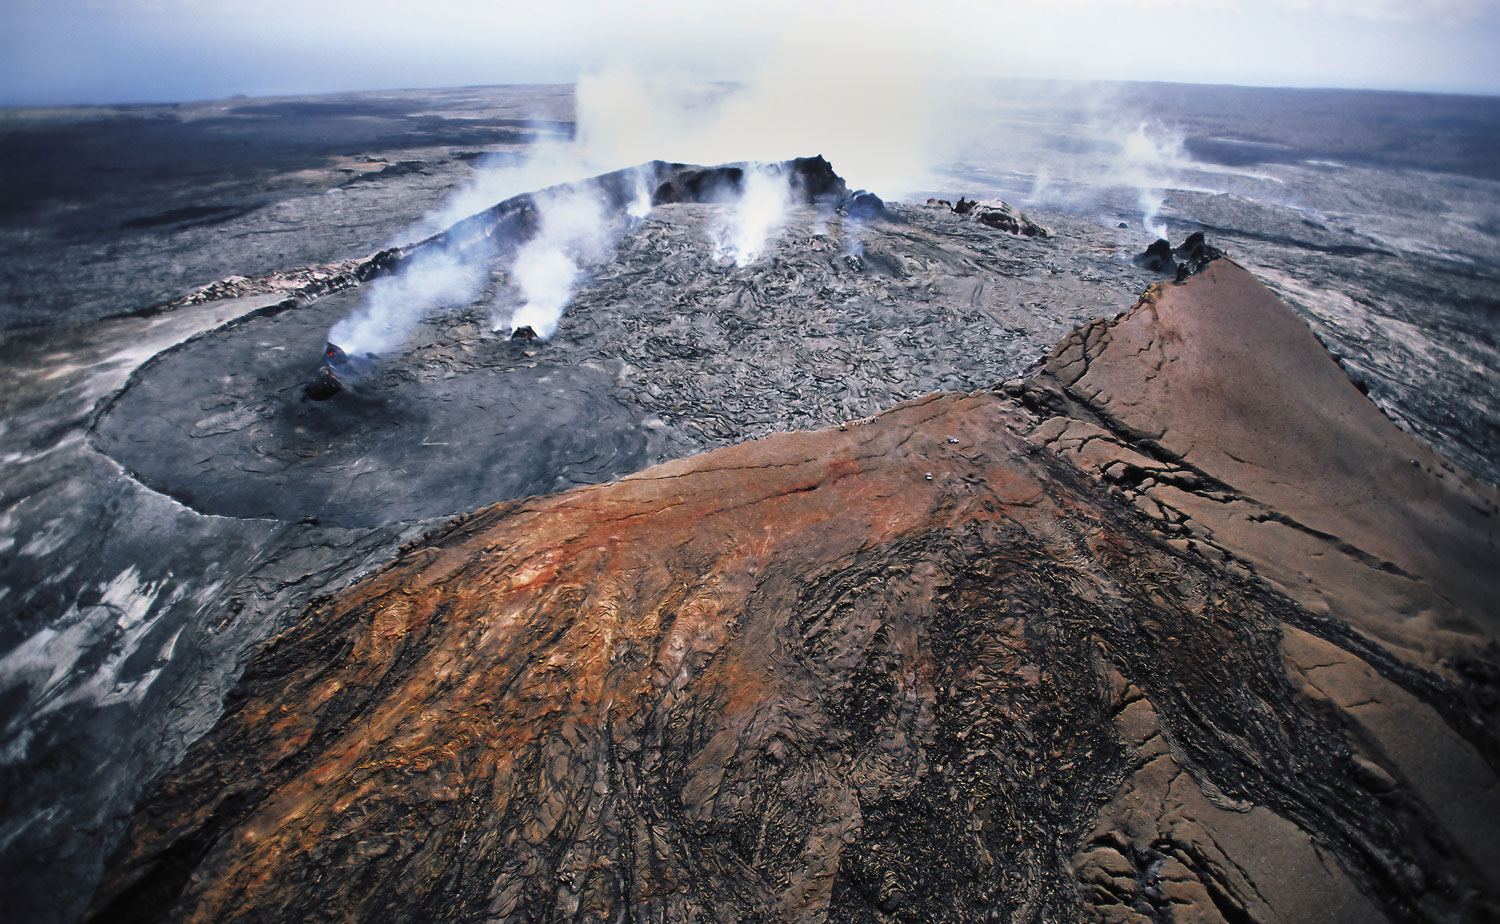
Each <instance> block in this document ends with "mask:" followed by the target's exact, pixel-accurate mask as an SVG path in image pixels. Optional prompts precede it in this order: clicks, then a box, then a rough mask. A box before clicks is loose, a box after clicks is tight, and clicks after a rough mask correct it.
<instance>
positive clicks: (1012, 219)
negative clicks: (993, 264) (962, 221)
mask: <svg viewBox="0 0 1500 924" xmlns="http://www.w3.org/2000/svg"><path fill="white" fill-rule="evenodd" d="M927 204H928V205H930V206H941V207H943V208H946V209H949V210H950V211H952V212H953V214H955V215H962V216H964V217H966V218H969V219H970V220H972V221H976V222H978V223H979V224H981V225H984V226H985V227H988V228H994V229H995V230H996V231H1004V232H1006V233H1007V234H1014V235H1016V236H1017V237H1051V235H1052V232H1051V231H1048V230H1047V229H1046V228H1044V227H1042V226H1041V225H1039V224H1037V223H1036V222H1034V221H1032V220H1031V219H1030V218H1027V217H1026V213H1025V212H1022V211H1021V210H1020V209H1018V208H1016V207H1015V206H1013V205H1011V204H1010V203H1008V202H1002V201H1001V200H999V199H987V200H985V201H983V202H976V201H974V200H972V199H965V198H964V197H963V196H959V197H958V204H956V205H955V204H953V203H951V202H949V201H948V200H947V199H928V200H927Z"/></svg>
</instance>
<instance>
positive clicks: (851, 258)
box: [93, 158, 1139, 525]
mask: <svg viewBox="0 0 1500 924" xmlns="http://www.w3.org/2000/svg"><path fill="white" fill-rule="evenodd" d="M773 167H774V169H770V168H761V169H760V171H759V174H760V175H762V176H770V177H772V178H773V179H775V180H776V181H777V182H779V183H781V184H782V187H781V188H782V190H783V192H781V193H778V195H779V196H781V197H782V202H781V206H782V208H783V211H782V214H781V218H780V221H779V223H778V224H776V225H775V226H774V227H770V228H768V229H767V230H766V234H767V238H766V240H765V242H764V244H763V245H762V247H761V250H760V251H758V252H756V253H753V254H748V255H747V254H746V253H744V252H743V251H738V252H737V251H734V250H733V247H734V246H735V244H736V241H737V240H739V239H738V238H737V237H736V234H735V232H734V227H733V224H734V221H735V220H736V216H737V214H739V213H738V211H737V209H738V208H739V204H740V202H741V201H742V200H743V195H744V193H745V191H746V189H747V188H748V187H749V185H750V178H751V177H753V176H755V175H757V172H756V168H754V167H752V166H749V165H727V166H721V167H689V166H682V165H668V164H647V165H644V166H642V167H640V168H635V169H633V170H630V171H621V172H619V173H616V174H608V175H605V176H603V177H599V178H595V179H593V180H589V181H584V182H583V183H580V184H575V186H574V187H570V188H569V189H566V190H561V191H559V190H544V191H542V192H539V193H535V194H529V195H526V196H520V197H516V198H515V199H511V200H507V201H506V202H502V203H500V204H498V205H496V206H495V207H493V208H491V209H489V210H487V211H485V212H482V213H480V214H478V215H475V216H474V217H472V218H470V219H468V220H466V221H464V222H460V223H459V224H458V225H455V226H454V227H453V228H450V229H449V230H448V231H447V232H445V233H443V234H441V235H438V236H436V237H434V238H431V239H429V240H427V241H424V242H422V243H420V244H418V245H414V246H412V247H408V248H406V249H405V250H404V251H403V252H402V253H400V254H399V255H396V256H393V257H388V258H387V259H386V261H385V264H386V266H387V269H386V270H385V272H386V273H387V276H386V277H382V278H377V279H376V280H374V281H373V282H370V283H366V284H365V285H364V286H361V287H359V288H354V289H348V290H345V291H342V292H338V293H335V294H332V295H328V296H324V297H323V298H320V299H317V300H315V301H312V302H311V303H309V304H306V305H302V306H300V307H296V308H293V309H288V310H283V311H279V312H273V313H263V314H259V315H256V316H253V317H249V318H246V319H243V320H241V321H240V322H238V323H235V324H232V325H229V326H227V327H225V328H222V329H219V330H216V331H213V332H211V333H209V334H206V335H204V336H202V337H199V338H197V339H195V340H193V341H191V342H189V343H186V344H183V345H182V346H181V347H179V348H177V349H175V350H172V351H169V352H168V353H165V354H163V355H162V356H160V357H159V358H158V359H157V360H155V361H154V362H153V363H151V364H150V365H149V366H148V367H147V368H146V369H144V370H143V371H142V372H141V373H140V374H139V375H137V376H136V378H135V380H134V381H133V382H132V384H131V385H130V387H129V388H127V389H126V390H125V391H124V392H123V393H122V394H121V395H120V396H119V397H118V399H117V400H116V401H115V402H114V403H113V405H112V406H111V407H110V408H109V409H108V410H107V412H106V413H105V414H104V415H103V416H102V418H101V420H100V421H99V423H98V424H97V426H96V428H95V432H94V435H93V438H94V440H95V441H96V443H97V445H99V446H100V447H101V448H102V449H104V450H105V451H106V452H108V453H109V454H110V455H112V456H114V457H115V458H116V459H118V460H119V461H120V462H121V463H122V464H123V465H124V466H125V467H126V469H127V470H129V471H130V472H132V473H133V474H134V475H135V476H136V477H137V478H139V479H140V480H141V481H143V482H145V483H146V484H148V485H150V486H151V487H153V488H156V489H157V490H160V491H162V492H164V493H167V494H170V495H172V496H173V497H176V498H178V499H179V500H182V501H183V502H184V503H186V504H188V505H189V506H191V507H194V508H195V509H198V510H201V511H203V512H206V513H213V514H218V515H225V516H235V517H258V518H269V519H278V520H290V521H296V520H300V519H303V518H314V519H317V520H319V521H321V522H324V523H328V524H331V525H371V524H376V523H385V522H392V521H397V520H416V519H423V518H427V517H435V516H444V515H452V514H457V513H461V512H464V511H467V510H472V509H475V508H477V507H480V506H483V505H485V504H488V503H493V502H495V501H497V500H503V499H506V498H511V497H523V496H529V495H533V494H543V493H550V492H552V491H557V490H563V489H566V488H568V487H571V486H574V485H578V484H590V483H595V482H599V481H606V480H610V479H613V478H617V477H619V476H620V475H623V474H626V473H628V472H631V471H636V470H639V469H641V468H643V467H645V466H646V465H649V464H652V463H655V462H660V461H664V460H665V459H668V458H674V457H677V456H681V455H684V454H689V453H692V452H696V451H701V450H704V449H709V448H713V447H715V446H721V445H727V444H729V443H733V442H737V441H739V440H741V439H744V438H746V437H750V436H758V435H762V434H764V433H768V432H773V431H777V430H787V429H795V428H805V427H809V426H821V425H827V424H831V423H836V422H838V421H841V420H848V419H851V418H857V417H862V416H866V415H869V414H872V413H874V412H876V411H878V410H880V409H882V408H884V407H888V406H890V405H891V404H893V403H895V402H897V401H900V400H902V399H904V398H910V397H915V396H917V395H921V394H926V393H928V392H931V391H934V390H939V389H962V390H968V389H973V388H980V387H985V386H987V385H989V384H991V383H993V382H995V381H998V380H1000V379H1003V378H1006V377H1008V376H1010V375H1014V374H1016V373H1017V372H1019V371H1020V370H1021V369H1022V368H1024V366H1025V365H1026V364H1027V363H1029V362H1031V361H1033V360H1034V358H1035V357H1036V356H1038V355H1040V353H1041V352H1042V351H1043V350H1044V349H1045V348H1046V347H1047V346H1048V345H1049V344H1050V343H1051V342H1052V341H1053V340H1054V339H1055V338H1056V336H1057V334H1058V333H1060V332H1061V331H1062V330H1063V329H1065V328H1066V326H1071V325H1072V324H1075V323H1078V322H1080V321H1084V320H1088V319H1090V318H1091V317H1094V316H1096V315H1097V314H1101V313H1103V312H1104V311H1105V310H1107V308H1108V306H1109V305H1111V304H1117V303H1118V301H1120V300H1124V299H1125V298H1127V297H1128V293H1129V292H1131V291H1132V290H1133V289H1134V288H1135V287H1136V286H1137V285H1138V281H1139V276H1138V274H1136V273H1135V272H1134V271H1132V270H1131V269H1130V267H1128V266H1127V265H1123V264H1121V263H1120V262H1119V261H1116V260H1113V259H1110V258H1108V257H1107V256H1101V257H1098V258H1093V257H1089V256H1085V257H1083V259H1084V260H1086V261H1087V260H1093V261H1094V262H1093V263H1091V264H1090V265H1088V266H1086V267H1083V268H1082V269H1083V270H1084V271H1085V272H1087V273H1088V274H1090V275H1091V276H1093V277H1094V278H1095V279H1097V280H1101V281H1103V282H1104V283H1105V285H1104V286H1100V285H1098V284H1097V283H1096V284H1095V285H1093V286H1087V287H1085V286H1082V285H1079V284H1077V283H1073V282H1070V281H1068V280H1067V279H1063V280H1059V279H1058V278H1056V268H1057V266H1058V264H1057V260H1058V259H1059V258H1058V255H1057V254H1056V253H1055V252H1054V251H1053V250H1052V249H1051V248H1050V245H1049V244H1048V242H1047V241H1045V240H1041V239H1026V238H1023V237H1018V236H1015V235H1011V234H1007V233H1004V232H1002V231H998V230H993V229H990V228H987V227H983V226H980V225H977V224H974V223H971V222H967V221H964V220H962V219H960V218H958V217H957V216H954V215H953V214H952V213H951V212H950V211H949V210H947V209H940V208H926V207H914V208H913V207H904V206H896V205H892V206H889V207H881V208H879V209H874V208H872V207H871V205H870V200H872V199H873V198H874V197H873V196H871V195H870V194H868V193H865V194H862V195H861V196H858V197H851V196H850V195H849V192H848V190H847V188H846V186H845V184H844V182H843V181H842V180H841V179H840V178H839V177H838V176H837V174H835V173H834V172H833V170H832V169H831V167H830V165H828V163H827V162H826V161H823V160H821V159H820V158H807V159H802V160H797V161H790V162H787V163H785V164H781V165H773ZM580 196H583V197H586V198H588V199H589V200H590V202H591V207H592V208H593V212H591V214H593V213H597V215H598V216H600V217H599V219H598V220H599V221H600V222H603V223H607V224H608V225H609V227H607V228H603V229H602V230H601V231H600V233H599V235H598V236H599V237H601V238H607V239H609V240H611V241H612V242H613V243H612V245H611V247H610V248H609V249H608V251H607V252H603V253H600V254H596V255H594V257H593V259H592V260H590V259H588V258H587V257H588V256H589V255H588V254H577V253H572V252H568V253H567V255H568V256H569V258H571V259H575V260H576V261H577V263H578V267H577V273H578V282H577V286H578V287H577V289H576V291H575V292H572V293H571V295H570V299H571V307H569V309H568V313H567V314H566V315H565V316H562V317H561V318H560V319H558V320H555V321H552V323H551V328H550V329H548V328H546V327H545V326H541V327H533V326H531V325H529V324H518V325H515V326H514V328H513V327H512V326H511V325H510V324H509V323H507V321H509V320H510V318H511V317H512V311H511V309H512V308H513V307H514V306H519V305H522V304H526V303H527V298H528V292H527V290H526V288H525V287H524V286H522V285H521V284H520V283H519V282H518V277H521V276H524V273H522V272H521V271H519V270H518V269H517V266H518V264H519V262H520V261H521V260H522V259H523V258H524V256H525V255H526V254H527V253H528V248H534V247H535V246H536V245H537V243H538V242H539V241H541V242H546V240H547V222H548V217H547V216H548V212H547V208H548V203H549V202H555V201H558V200H559V199H568V200H572V201H576V200H577V199H578V198H579V197H580ZM642 196H644V197H645V204H646V207H645V208H644V209H640V208H637V207H638V206H639V204H640V203H641V201H642V200H641V197H642ZM875 201H877V202H878V200H875ZM846 203H848V204H850V205H854V206H858V207H857V208H841V206H844V205H845V204H846ZM632 209H636V213H635V214H632ZM741 246H743V244H741ZM856 255H857V257H856ZM432 266H443V267H457V266H462V267H465V268H470V267H474V268H477V269H474V270H473V272H475V273H477V274H478V275H479V276H480V277H482V278H481V284H479V285H477V287H476V288H475V289H474V290H473V292H472V294H470V295H469V296H468V297H467V300H466V301H463V302H462V303H459V304H449V305H444V306H441V307H440V308H436V307H433V305H432V304H429V302H424V301H422V296H423V294H424V293H423V292H422V290H421V289H420V288H414V287H412V286H411V285H409V284H406V283H403V280H404V279H405V280H410V279H412V278H419V277H420V272H421V271H422V268H423V267H432ZM1075 268H1076V267H1075ZM976 272H980V273H982V274H983V275H976ZM404 274H408V275H404ZM387 281H390V282H392V283H394V284H393V285H392V286H391V287H390V291H392V292H397V293H401V294H403V295H406V296H409V297H408V298H407V299H406V301H402V302H400V303H399V304H398V305H397V307H406V306H409V307H411V309H412V310H410V311H408V312H406V313H404V314H399V315H397V316H392V315H389V314H385V315H380V316H379V317H378V318H376V320H379V321H383V322H384V323H385V324H386V325H387V328H386V329H385V330H383V331H377V334H376V335H373V336H368V337H367V338H366V343H367V344H368V343H375V344H377V345H385V347H384V350H383V352H380V353H378V354H372V353H370V352H367V351H365V350H361V349H360V348H359V347H357V346H355V345H354V344H352V343H347V342H346V343H339V342H337V341H334V342H332V343H328V344H327V346H326V347H325V341H326V339H327V338H328V336H329V331H330V329H332V330H333V331H334V332H335V333H336V334H339V333H341V332H344V331H347V330H349V320H350V319H351V318H356V319H357V318H360V317H368V316H369V312H368V309H369V307H370V305H371V303H372V299H376V298H377V297H379V296H380V293H381V290H380V288H379V287H380V286H382V285H383V284H385V283H386V282H387ZM1070 286H1072V288H1071V289H1069V287H1070ZM1060 288H1061V289H1062V290H1063V291H1064V294H1066V295H1067V296H1068V297H1067V298H1059V299H1058V300H1057V302H1056V303H1055V304H1056V305H1057V308H1056V312H1057V313H1056V314H1055V315H1053V316H1048V315H1046V314H1044V313H1041V312H1038V311H1037V310H1036V306H1037V305H1039V304H1040V303H1041V298H1042V295H1043V293H1044V292H1050V293H1051V294H1052V295H1053V296H1054V297H1055V296H1057V294H1058V292H1059V289H1060ZM531 295H532V299H531V302H532V303H535V302H536V301H537V298H536V297H535V292H534V291H533V292H532V293H531ZM497 306H499V307H497ZM502 309H504V310H502ZM538 324H539V325H542V321H540V320H539V321H538ZM559 325H560V326H559ZM392 329H394V334H392V333H391V330H392ZM542 329H548V332H549V333H550V334H551V336H550V337H543V336H539V332H540V330H542ZM528 331H529V332H530V333H531V334H532V335H533V336H531V337H528V336H527V332H528ZM391 343H394V345H389V344H391ZM309 377H314V380H313V382H312V383H309ZM309 388H314V389H316V390H317V392H318V393H317V394H314V395H312V396H311V397H313V398H321V399H323V400H309V395H308V394H307V390H308V389H309Z"/></svg>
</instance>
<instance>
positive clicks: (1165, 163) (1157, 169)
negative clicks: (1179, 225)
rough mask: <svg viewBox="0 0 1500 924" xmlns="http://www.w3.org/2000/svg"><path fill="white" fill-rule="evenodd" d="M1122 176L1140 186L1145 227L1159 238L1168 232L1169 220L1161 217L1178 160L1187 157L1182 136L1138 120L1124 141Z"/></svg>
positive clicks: (1121, 160)
mask: <svg viewBox="0 0 1500 924" xmlns="http://www.w3.org/2000/svg"><path fill="white" fill-rule="evenodd" d="M1120 148H1121V158H1120V177H1121V179H1123V180H1124V181H1125V183H1126V184H1127V185H1130V186H1134V187H1135V188H1136V190H1137V197H1136V202H1137V203H1138V204H1139V205H1140V207H1141V227H1143V228H1144V229H1145V230H1146V231H1147V232H1149V233H1150V234H1153V235H1155V236H1156V237H1159V238H1164V237H1166V236H1167V225H1166V222H1164V221H1161V219H1160V215H1161V209H1162V205H1163V204H1164V203H1165V202H1166V192H1165V190H1164V188H1163V187H1164V186H1165V185H1166V184H1167V182H1168V177H1169V176H1170V172H1171V169H1172V167H1173V165H1174V164H1176V163H1179V162H1181V161H1182V160H1183V156H1184V155H1183V151H1182V138H1181V137H1180V136H1172V135H1167V134H1164V133H1162V132H1161V131H1159V130H1158V131H1157V132H1150V131H1148V130H1147V127H1146V123H1145V122H1141V123H1138V124H1137V125H1136V127H1135V130H1134V131H1132V132H1131V133H1130V134H1129V135H1127V136H1126V137H1125V139H1124V141H1123V142H1122V143H1121V145H1120Z"/></svg>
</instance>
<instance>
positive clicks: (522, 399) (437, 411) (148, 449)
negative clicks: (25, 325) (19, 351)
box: [95, 296, 646, 526]
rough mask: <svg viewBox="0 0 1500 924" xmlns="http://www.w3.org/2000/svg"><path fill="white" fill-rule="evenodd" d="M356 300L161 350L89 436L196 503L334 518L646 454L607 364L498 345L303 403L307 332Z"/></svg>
mask: <svg viewBox="0 0 1500 924" xmlns="http://www.w3.org/2000/svg"><path fill="white" fill-rule="evenodd" d="M351 302H352V298H351V297H337V296H336V297H332V298H329V299H325V300H323V301H321V302H318V303H315V304H316V305H317V306H318V310H316V311H314V310H307V309H304V310H301V311H289V312H283V313H281V314H278V315H276V316H274V317H259V318H255V319H252V320H251V321H248V322H246V323H244V324H242V325H235V326H230V327H227V328H224V329H221V330H219V331H215V332H213V333H211V334H208V335H206V336H204V337H200V338H198V339H197V340H195V341H193V342H191V343H190V344H188V345H187V346H186V347H185V348H182V349H178V350H174V351H170V352H168V353H166V354H164V355H163V356H162V357H161V358H160V359H158V361H157V362H155V363H153V364H152V365H151V366H149V367H147V368H146V369H145V370H144V371H143V372H142V373H141V374H140V375H138V376H137V377H136V380H135V381H134V382H133V383H132V385H131V386H130V387H129V388H127V389H126V390H125V391H124V392H122V393H121V395H120V397H119V398H118V399H117V400H116V402H115V403H114V404H113V406H112V407H111V408H110V409H109V411H108V413H107V414H105V415H104V416H103V418H102V419H101V421H100V423H99V424H98V426H97V427H96V428H95V440H96V441H97V443H98V445H99V446H100V448H101V449H103V450H104V451H106V452H108V453H109V454H110V455H112V456H113V457H114V458H115V459H117V460H118V461H119V462H120V463H121V464H122V465H124V466H125V467H126V468H127V469H129V470H130V471H131V472H132V473H133V474H134V475H135V477H137V478H138V479H140V480H141V481H142V482H143V483H145V484H146V485H148V486H150V487H153V488H155V489H157V490H159V491H162V492H163V493H166V494H169V495H171V496H173V497H176V498H177V499H178V500H181V501H182V502H184V503H186V504H188V505H189V506H191V507H193V508H194V509H197V510H200V511H202V512H204V513H211V514H217V515H220V516H233V517H261V518H271V519H278V520H290V521H293V522H295V521H297V520H299V519H302V518H304V517H310V518H314V519H317V520H319V521H321V522H326V523H329V524H332V525H342V526H370V525H378V524H382V523H393V522H398V521H402V520H419V519H424V518H427V517H434V516H447V515H452V514H456V513H462V512H464V511H466V510H473V509H475V508H476V507H480V506H483V505H484V504H487V503H493V502H494V501H495V500H497V499H502V498H507V497H525V496H529V495H532V494H545V493H550V492H552V491H557V490H562V489H564V488H568V487H572V486H573V485H577V484H593V483H596V482H599V481H605V480H608V479H610V478H614V477H618V476H619V475H623V474H625V473H627V472H632V471H636V470H638V469H639V468H641V467H642V465H644V464H645V449H646V439H645V437H644V435H643V431H642V429H641V427H640V414H639V413H638V412H634V411H632V410H631V409H630V408H628V407H626V406H624V405H623V404H621V402H620V401H619V400H618V398H616V396H615V391H616V389H615V386H614V383H613V380H612V379H611V377H610V376H609V375H608V374H606V373H605V372H604V371H603V370H601V369H599V368H584V367H576V366H569V365H559V364H553V363H547V362H546V361H545V358H543V359H542V360H538V359H536V358H534V357H533V356H530V355H528V353H527V351H525V350H522V349H520V348H518V347H513V346H511V345H510V344H508V343H505V342H503V341H497V340H491V341H488V343H487V344H485V345H486V346H487V349H484V350H480V351H476V352H477V353H478V355H477V356H475V357H472V358H470V361H469V362H468V363H466V364H464V365H463V366H461V367H456V366H455V364H453V363H443V362H423V361H422V360H423V357H420V356H418V357H412V356H407V357H404V359H403V361H402V362H399V363H393V364H391V365H390V366H389V367H377V368H376V370H375V371H374V372H373V373H372V374H371V375H370V376H369V378H368V379H367V380H366V381H364V382H363V383H361V385H360V386H358V387H355V388H351V389H348V390H347V391H346V392H345V393H344V394H342V395H340V397H339V400H338V401H329V402H316V401H309V400H307V399H306V398H304V397H303V396H302V389H301V387H300V386H301V384H302V378H301V377H303V376H305V375H306V372H307V370H308V369H309V368H310V366H311V365H312V363H313V362H315V361H316V358H317V351H316V349H315V348H314V344H317V343H318V342H319V339H320V338H321V337H322V334H323V332H324V331H326V330H327V328H328V323H329V319H330V317H336V316H337V315H336V313H335V312H337V311H339V310H341V309H347V308H348V306H349V305H350V304H351ZM298 346H301V347H303V348H304V349H303V350H301V351H299V350H297V349H295V348H296V347H298ZM455 349H456V350H457V349H459V347H457V346H456V347H455Z"/></svg>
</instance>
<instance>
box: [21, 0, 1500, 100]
mask: <svg viewBox="0 0 1500 924" xmlns="http://www.w3.org/2000/svg"><path fill="white" fill-rule="evenodd" d="M917 7H918V5H917V4H914V3H905V2H901V3H890V2H883V0H822V2H820V0H763V2H740V3H725V2H719V0H630V2H620V3H612V2H599V0H529V2H513V0H499V2H484V0H253V2H245V0H0V105H53V104H70V103H115V102H173V101H183V100H195V99H214V98H221V97H226V96H230V95H233V94H239V93H243V94H247V95H251V96H262V95H273V94H300V93H321V92H335V91H343V90H375V89H392V88H401V87H442V86H457V85H467V84H500V83H566V82H571V81H573V80H574V79H575V78H576V77H577V76H578V74H580V73H584V72H589V71H595V70H598V69H600V68H604V67H610V66H620V65H627V66H631V67H634V68H636V69H638V70H644V71H648V72H665V73H671V74H674V75H681V76H686V77H693V78H702V79H730V80H732V79H738V78H740V77H742V76H744V75H746V74H748V73H751V72H753V71H754V69H755V68H756V67H757V63H758V61H760V60H762V59H763V58H764V57H766V56H767V55H769V54H772V53H773V50H774V49H785V48H786V47H793V48H796V49H798V53H799V54H802V55H805V56H807V58H808V63H809V64H811V65H814V67H813V68H811V69H810V70H812V71H813V72H816V67H815V65H816V62H817V61H818V59H819V55H820V49H826V48H830V47H836V48H838V49H839V53H838V54H834V55H830V57H829V60H831V61H844V60H849V58H850V56H851V54H859V55H863V56H868V57H869V58H870V59H872V60H878V61H881V62H883V65H884V66H889V67H890V68H892V69H896V70H900V71H906V72H910V73H913V74H920V75H921V76H922V77H924V78H929V77H1041V78H1083V79H1104V80H1109V79H1119V80H1169V81H1182V82H1190V83H1235V84H1247V85H1258V86H1322V87H1361V88H1375V89H1403V90H1434V91H1451V92H1465V93H1484V94H1492V95H1500V53H1497V51H1496V50H1497V49H1500V2H1496V0H928V2H926V3H924V4H921V6H920V9H918V8H917ZM840 76H841V75H840V73H839V67H837V66H835V65H830V66H829V67H828V69H827V73H826V74H824V75H823V79H825V80H827V81H828V82H829V83H830V84H833V85H835V86H836V85H837V83H838V81H839V80H840Z"/></svg>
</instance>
